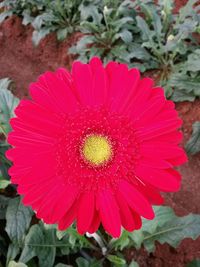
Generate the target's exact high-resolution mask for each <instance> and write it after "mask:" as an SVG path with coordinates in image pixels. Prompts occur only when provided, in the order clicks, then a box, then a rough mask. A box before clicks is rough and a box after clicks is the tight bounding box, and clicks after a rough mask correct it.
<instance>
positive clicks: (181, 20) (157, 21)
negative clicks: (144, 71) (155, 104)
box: [136, 0, 200, 96]
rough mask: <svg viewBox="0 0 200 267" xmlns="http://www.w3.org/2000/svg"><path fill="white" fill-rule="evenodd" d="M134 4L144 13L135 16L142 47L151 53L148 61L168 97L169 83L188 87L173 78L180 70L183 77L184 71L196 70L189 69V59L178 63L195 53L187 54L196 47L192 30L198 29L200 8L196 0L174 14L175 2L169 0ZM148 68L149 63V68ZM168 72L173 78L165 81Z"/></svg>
mask: <svg viewBox="0 0 200 267" xmlns="http://www.w3.org/2000/svg"><path fill="white" fill-rule="evenodd" d="M137 3H138V5H139V7H140V10H141V12H142V14H143V16H140V15H138V16H137V17H136V20H137V26H138V28H139V29H140V33H141V35H140V36H141V39H142V47H143V48H145V50H146V51H147V52H148V54H149V55H150V57H149V61H151V62H154V64H153V65H154V66H156V69H157V70H158V72H159V76H160V84H161V85H164V86H165V87H166V90H167V92H166V94H167V96H170V95H171V94H172V90H171V86H175V87H178V88H179V89H185V88H186V87H187V84H185V85H184V86H183V85H182V86H180V84H179V85H178V86H177V84H176V81H175V77H176V78H177V79H178V78H180V75H179V74H178V73H179V72H181V73H182V74H181V75H182V77H183V73H184V75H185V73H186V72H187V71H193V72H195V71H197V70H194V69H193V70H190V69H189V68H190V67H189V66H188V62H187V63H186V64H185V63H184V64H180V63H183V62H185V61H187V60H190V59H191V57H193V56H194V55H193V56H192V55H191V56H188V55H189V54H190V53H193V50H194V49H195V47H197V46H198V44H197V41H196V40H195V39H194V37H193V33H197V32H198V31H199V26H200V16H199V14H198V10H199V7H195V6H194V4H195V3H196V1H195V0H190V1H188V3H187V4H186V5H185V6H184V7H182V8H181V9H180V10H179V13H178V14H173V7H174V1H172V0H170V1H168V0H165V1H158V5H156V4H155V3H154V1H149V0H147V1H140V0H138V1H137ZM190 66H191V65H190ZM185 67H187V69H186V68H185ZM151 68H152V65H151V64H150V65H149V69H151ZM174 73H175V75H174ZM171 75H173V78H172V80H173V81H170V83H168V81H169V80H170V78H171ZM188 75H189V74H188ZM189 77H190V78H189V79H190V80H191V79H193V78H194V77H193V76H192V75H191V76H190V75H189ZM185 79H188V77H185ZM183 87H185V88H183ZM191 91H192V89H191ZM197 94H199V92H198V93H197Z"/></svg>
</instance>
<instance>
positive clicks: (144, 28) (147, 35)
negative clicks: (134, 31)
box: [136, 16, 152, 40]
mask: <svg viewBox="0 0 200 267" xmlns="http://www.w3.org/2000/svg"><path fill="white" fill-rule="evenodd" d="M136 21H137V26H138V27H139V28H140V30H141V33H142V36H143V40H149V39H151V38H152V31H151V30H150V29H149V26H148V24H147V23H146V21H145V20H144V19H143V18H142V17H141V16H137V17H136Z"/></svg>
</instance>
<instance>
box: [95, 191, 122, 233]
mask: <svg viewBox="0 0 200 267" xmlns="http://www.w3.org/2000/svg"><path fill="white" fill-rule="evenodd" d="M97 202H98V207H99V213H100V218H101V221H102V224H103V226H104V228H105V230H106V231H107V232H108V233H109V234H111V235H112V236H113V237H115V238H117V237H119V236H120V233H121V221H120V214H119V208H118V205H117V203H116V200H115V197H114V195H113V192H112V191H111V190H104V191H102V192H101V191H100V192H98V193H97Z"/></svg>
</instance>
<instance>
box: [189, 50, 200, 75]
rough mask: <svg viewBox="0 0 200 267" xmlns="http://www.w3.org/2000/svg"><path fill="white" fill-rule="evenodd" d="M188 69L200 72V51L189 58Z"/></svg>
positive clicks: (196, 51)
mask: <svg viewBox="0 0 200 267" xmlns="http://www.w3.org/2000/svg"><path fill="white" fill-rule="evenodd" d="M186 68H187V70H188V71H194V72H195V71H200V49H196V50H195V51H194V52H193V53H191V54H190V55H189V56H188V60H187V62H186Z"/></svg>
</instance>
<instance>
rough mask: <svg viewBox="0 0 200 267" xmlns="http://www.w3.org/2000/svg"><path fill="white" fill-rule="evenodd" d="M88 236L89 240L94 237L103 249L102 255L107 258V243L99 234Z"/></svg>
mask: <svg viewBox="0 0 200 267" xmlns="http://www.w3.org/2000/svg"><path fill="white" fill-rule="evenodd" d="M86 236H87V237H89V238H91V237H93V238H94V239H95V241H96V242H97V244H98V245H99V246H100V248H101V251H102V254H103V255H104V256H105V255H106V253H107V247H106V245H105V243H104V242H103V240H102V238H101V237H100V236H99V235H98V234H97V233H93V234H90V233H86Z"/></svg>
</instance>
